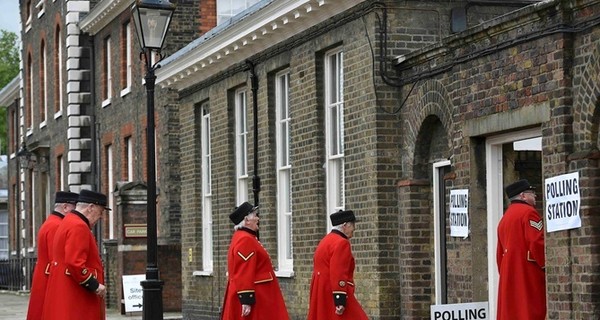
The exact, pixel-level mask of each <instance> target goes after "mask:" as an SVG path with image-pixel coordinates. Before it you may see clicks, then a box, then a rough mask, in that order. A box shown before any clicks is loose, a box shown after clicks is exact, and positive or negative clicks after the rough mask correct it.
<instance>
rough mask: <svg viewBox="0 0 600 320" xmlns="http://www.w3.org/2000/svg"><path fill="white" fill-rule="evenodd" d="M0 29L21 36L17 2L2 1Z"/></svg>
mask: <svg viewBox="0 0 600 320" xmlns="http://www.w3.org/2000/svg"><path fill="white" fill-rule="evenodd" d="M0 29H2V30H6V31H11V32H14V33H16V34H17V35H19V36H20V35H21V18H20V15H19V0H2V10H0Z"/></svg>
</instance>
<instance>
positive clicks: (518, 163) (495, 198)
mask: <svg viewBox="0 0 600 320" xmlns="http://www.w3.org/2000/svg"><path fill="white" fill-rule="evenodd" d="M541 136H542V131H541V128H532V129H527V130H522V131H516V132H510V133H506V134H501V135H497V136H492V137H489V138H487V139H486V171H487V179H486V180H487V182H486V190H487V230H488V232H487V237H488V239H487V240H488V281H489V282H488V297H489V299H488V301H489V313H490V314H491V315H495V314H496V303H497V294H498V278H499V275H498V267H497V265H496V246H497V243H498V239H497V234H496V229H497V227H498V223H499V222H500V218H501V217H502V214H503V213H504V209H505V208H506V205H507V199H505V196H504V186H505V185H507V184H509V183H512V182H514V181H516V180H519V179H528V180H529V182H530V183H531V184H532V185H533V186H536V187H537V189H538V190H539V189H540V187H541V186H542V183H543V181H542V161H541V159H542V143H541ZM542 202H543V201H539V202H538V206H539V208H538V210H539V209H540V208H541V206H542V205H543V204H542Z"/></svg>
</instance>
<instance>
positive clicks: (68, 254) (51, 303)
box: [43, 190, 110, 320]
mask: <svg viewBox="0 0 600 320" xmlns="http://www.w3.org/2000/svg"><path fill="white" fill-rule="evenodd" d="M106 205H107V201H106V196H105V195H104V194H102V193H98V192H94V191H89V190H81V193H80V194H79V197H78V200H77V206H76V208H75V210H73V211H71V212H70V213H68V214H67V215H66V216H65V218H64V219H63V222H62V223H61V224H60V226H59V227H58V230H56V235H55V236H54V249H53V254H54V261H53V262H52V266H51V268H50V279H49V280H48V288H47V290H46V300H45V303H44V313H43V319H44V320H81V319H86V320H104V319H105V305H104V296H105V295H106V287H105V286H104V268H103V266H102V261H101V259H100V253H99V252H98V245H97V244H96V239H95V238H94V235H93V234H92V232H91V229H92V227H93V226H94V225H95V224H96V223H97V222H98V221H99V220H100V219H101V218H102V216H103V215H104V213H105V212H106V211H107V210H110V208H108V207H106Z"/></svg>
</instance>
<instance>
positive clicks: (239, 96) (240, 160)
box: [234, 89, 256, 204]
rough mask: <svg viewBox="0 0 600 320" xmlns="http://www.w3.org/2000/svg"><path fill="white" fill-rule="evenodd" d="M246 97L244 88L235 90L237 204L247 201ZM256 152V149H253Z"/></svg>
mask: <svg viewBox="0 0 600 320" xmlns="http://www.w3.org/2000/svg"><path fill="white" fill-rule="evenodd" d="M247 102H248V99H247V95H246V89H238V90H236V91H235V103H234V104H235V151H236V152H235V176H236V191H237V192H236V197H237V204H240V203H242V202H244V201H248V189H249V188H248V181H249V179H248V103H247ZM255 152H256V150H255Z"/></svg>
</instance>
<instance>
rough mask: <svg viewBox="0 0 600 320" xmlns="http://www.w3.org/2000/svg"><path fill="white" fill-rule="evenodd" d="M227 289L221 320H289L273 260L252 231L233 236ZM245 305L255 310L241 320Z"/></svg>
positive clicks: (240, 232)
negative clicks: (243, 305)
mask: <svg viewBox="0 0 600 320" xmlns="http://www.w3.org/2000/svg"><path fill="white" fill-rule="evenodd" d="M227 271H228V273H229V278H228V279H227V288H226V289H225V301H224V303H223V313H222V314H221V319H222V320H236V319H240V320H241V319H243V320H269V319H273V320H275V319H277V320H288V319H289V318H290V316H289V315H288V312H287V309H286V307H285V302H284V300H283V296H282V295H281V289H280V288H279V282H278V281H277V277H275V271H273V265H272V264H271V257H269V254H268V253H267V250H265V248H263V246H262V244H261V243H260V242H259V241H258V239H257V238H256V234H255V233H254V232H253V231H251V230H249V229H241V230H237V231H235V232H234V233H233V237H232V238H231V244H230V245H229V252H228V254H227ZM242 304H248V305H251V306H252V310H251V311H250V314H249V315H248V316H247V317H242Z"/></svg>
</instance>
